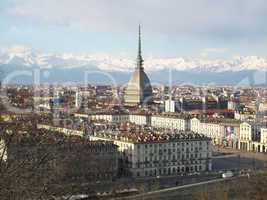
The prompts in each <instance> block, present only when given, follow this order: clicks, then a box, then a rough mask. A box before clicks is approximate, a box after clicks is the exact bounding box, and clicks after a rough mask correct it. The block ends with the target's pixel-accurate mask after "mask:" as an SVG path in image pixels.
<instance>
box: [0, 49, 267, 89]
mask: <svg viewBox="0 0 267 200" xmlns="http://www.w3.org/2000/svg"><path fill="white" fill-rule="evenodd" d="M144 57H145V56H144ZM144 65H145V71H146V72H147V73H148V75H149V77H150V79H151V82H152V84H153V83H154V84H157V83H159V82H164V83H168V82H169V80H168V79H169V75H170V71H171V73H172V81H173V82H174V83H179V84H181V83H189V84H190V83H196V84H206V83H215V84H238V83H240V82H242V84H243V82H245V83H246V84H251V82H253V83H256V84H257V83H259V84H262V81H264V80H266V77H265V73H262V71H265V70H267V59H266V58H263V57H257V56H246V57H244V56H243V57H242V56H240V57H234V58H232V59H230V60H223V59H216V60H210V59H204V58H182V57H177V58H154V57H145V62H144ZM134 66H135V60H134V59H130V58H127V57H122V56H113V55H107V54H74V53H61V54H59V53H44V52H40V51H35V50H32V49H30V48H27V47H20V46H19V47H13V48H9V49H1V50H0V78H1V79H4V78H5V77H7V76H8V75H9V74H11V73H12V72H14V71H16V70H21V69H22V70H33V69H36V68H37V69H41V71H47V72H49V76H45V77H41V81H45V82H67V81H72V82H80V81H81V80H84V79H85V75H86V76H88V77H87V78H88V81H91V82H94V83H95V82H99V83H104V82H110V81H111V79H112V81H113V82H114V81H116V82H117V83H126V82H127V81H128V79H129V77H130V74H131V71H132V69H133V68H134ZM2 72H4V73H2ZM92 72H93V73H92ZM96 72H97V73H96ZM99 72H100V73H99ZM102 72H103V73H102ZM1 73H2V74H1ZM88 74H89V75H88ZM41 75H42V74H41ZM111 77H112V78H111ZM12 80H14V81H15V82H32V78H31V77H25V76H19V77H16V78H12ZM244 80H245V81H244ZM259 80H262V81H261V82H259Z"/></svg>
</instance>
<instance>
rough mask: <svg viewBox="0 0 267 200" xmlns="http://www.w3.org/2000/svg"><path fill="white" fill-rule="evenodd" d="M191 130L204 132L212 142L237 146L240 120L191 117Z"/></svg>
mask: <svg viewBox="0 0 267 200" xmlns="http://www.w3.org/2000/svg"><path fill="white" fill-rule="evenodd" d="M190 125H191V131H194V132H197V133H201V134H204V135H205V136H207V137H210V138H211V139H212V142H213V144H216V145H224V146H231V147H233V148H238V139H239V128H240V121H238V120H234V119H224V118H201V119H198V118H193V119H191V124H190Z"/></svg>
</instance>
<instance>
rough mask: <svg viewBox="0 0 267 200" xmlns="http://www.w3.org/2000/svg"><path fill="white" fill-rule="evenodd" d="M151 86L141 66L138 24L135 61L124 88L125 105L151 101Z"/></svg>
mask: <svg viewBox="0 0 267 200" xmlns="http://www.w3.org/2000/svg"><path fill="white" fill-rule="evenodd" d="M152 97H153V96H152V87H151V85H150V81H149V78H148V76H147V75H146V73H145V72H144V67H143V58H142V55H141V30H140V26H139V45H138V55H137V63H136V67H135V69H134V72H133V74H132V77H131V79H130V81H129V82H128V85H127V88H126V90H125V95H124V102H125V104H126V105H129V106H135V105H142V104H150V103H152V101H153V100H152Z"/></svg>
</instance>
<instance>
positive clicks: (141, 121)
mask: <svg viewBox="0 0 267 200" xmlns="http://www.w3.org/2000/svg"><path fill="white" fill-rule="evenodd" d="M129 121H130V122H131V123H134V124H137V125H147V126H150V125H151V115H149V114H139V113H130V114H129Z"/></svg>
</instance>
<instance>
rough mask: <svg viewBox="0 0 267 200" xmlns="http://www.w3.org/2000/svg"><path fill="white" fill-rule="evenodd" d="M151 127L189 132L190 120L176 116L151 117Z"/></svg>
mask: <svg viewBox="0 0 267 200" xmlns="http://www.w3.org/2000/svg"><path fill="white" fill-rule="evenodd" d="M151 126H152V127H157V128H166V129H176V130H183V131H186V130H190V119H189V118H188V117H186V116H185V117H182V116H176V115H152V116H151Z"/></svg>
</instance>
